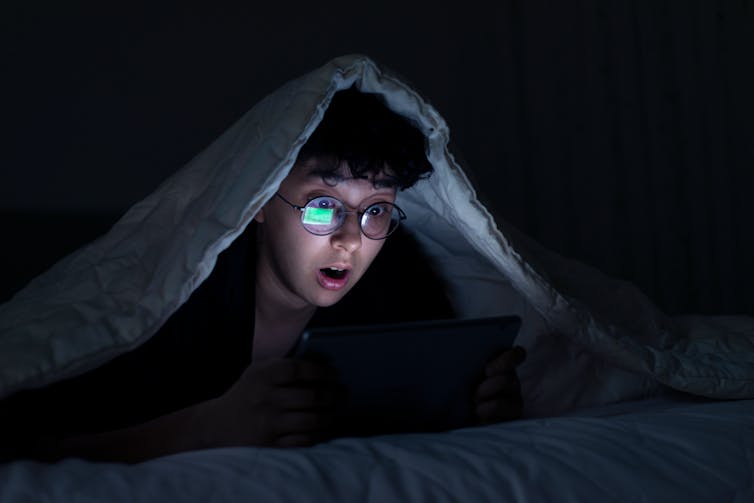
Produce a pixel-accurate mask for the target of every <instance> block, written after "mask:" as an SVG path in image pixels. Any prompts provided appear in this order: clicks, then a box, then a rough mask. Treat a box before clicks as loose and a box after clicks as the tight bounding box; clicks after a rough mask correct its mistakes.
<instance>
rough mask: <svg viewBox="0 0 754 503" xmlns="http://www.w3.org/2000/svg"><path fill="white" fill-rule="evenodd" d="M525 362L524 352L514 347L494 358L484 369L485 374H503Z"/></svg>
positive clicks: (522, 349)
mask: <svg viewBox="0 0 754 503" xmlns="http://www.w3.org/2000/svg"><path fill="white" fill-rule="evenodd" d="M525 360H526V350H525V349H524V348H522V347H521V346H516V347H513V348H511V349H508V350H506V351H503V352H502V353H501V354H500V355H498V356H497V357H495V358H494V359H493V360H492V361H491V362H490V363H488V364H487V366H486V367H485V373H486V374H487V375H488V376H491V375H496V374H504V373H509V372H511V371H514V370H515V369H516V367H517V366H518V365H520V364H522V363H523V362H524V361H525Z"/></svg>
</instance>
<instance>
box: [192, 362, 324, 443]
mask: <svg viewBox="0 0 754 503" xmlns="http://www.w3.org/2000/svg"><path fill="white" fill-rule="evenodd" d="M337 397H338V392H337V381H336V379H335V375H334V372H333V371H332V369H331V368H330V367H328V366H326V365H325V364H323V363H320V362H313V361H308V360H296V359H289V358H285V359H275V360H268V361H264V362H260V363H252V364H251V365H250V366H249V367H248V368H247V369H246V370H245V371H244V373H243V374H242V375H241V377H240V378H239V379H238V381H237V382H236V383H235V384H234V385H233V386H232V387H231V388H230V389H229V390H228V391H227V392H226V393H225V394H223V395H222V396H220V397H219V398H217V399H215V400H211V401H210V402H206V406H205V407H204V409H203V411H202V413H201V419H200V424H201V429H202V430H203V433H202V438H203V444H204V445H205V446H223V445H226V446H230V445H257V446H276V447H297V446H306V445H312V444H315V443H317V442H319V441H322V440H325V439H326V438H327V430H328V428H329V427H330V426H331V425H332V422H333V418H334V408H335V405H336V403H337Z"/></svg>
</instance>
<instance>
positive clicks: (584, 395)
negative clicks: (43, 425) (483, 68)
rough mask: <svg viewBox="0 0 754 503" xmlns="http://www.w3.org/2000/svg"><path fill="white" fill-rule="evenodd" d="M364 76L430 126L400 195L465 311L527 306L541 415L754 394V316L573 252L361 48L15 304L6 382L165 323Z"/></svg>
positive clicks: (261, 108) (1, 337) (63, 369)
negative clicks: (465, 154) (327, 114)
mask: <svg viewBox="0 0 754 503" xmlns="http://www.w3.org/2000/svg"><path fill="white" fill-rule="evenodd" d="M470 78H473V76H470ZM352 84H355V85H356V86H357V87H358V88H360V89H361V90H363V91H365V92H373V93H377V94H379V95H381V96H382V97H383V98H384V101H385V103H386V104H387V106H389V107H390V108H391V109H393V110H394V111H395V112H397V113H400V114H402V115H404V116H406V117H408V118H409V119H410V120H411V121H413V122H414V123H415V124H416V125H417V126H418V127H419V128H420V129H421V130H422V131H423V132H424V134H425V135H426V136H427V139H428V150H427V155H428V158H429V160H430V161H431V163H432V164H433V166H434V168H435V173H434V175H433V176H432V177H431V178H430V179H429V180H428V181H424V182H421V183H419V184H417V186H415V187H414V188H412V189H410V190H408V191H405V192H403V193H401V194H400V196H399V199H400V201H399V204H400V205H401V206H403V207H404V208H405V210H406V211H407V213H408V214H409V215H410V219H409V220H408V221H407V225H408V226H409V227H410V230H411V231H412V232H413V233H414V234H415V235H416V236H417V238H418V239H419V240H420V242H421V243H422V245H423V246H424V248H425V251H426V252H427V254H428V255H429V256H430V257H431V260H432V262H433V265H434V266H435V267H436V269H437V271H438V272H439V273H440V274H441V275H442V276H443V278H444V279H445V280H446V282H447V284H448V287H449V293H450V296H451V300H452V302H453V303H454V305H455V307H456V309H457V310H458V311H459V312H460V314H461V316H464V317H475V316H486V315H492V314H510V313H519V314H521V315H522V316H523V317H524V329H523V331H522V333H521V335H520V337H519V341H518V342H519V343H520V344H522V345H524V346H525V347H526V348H527V349H528V352H529V359H528V361H527V362H526V364H525V365H524V366H523V367H522V368H521V376H522V381H523V388H524V395H525V399H526V412H527V414H528V415H529V416H536V415H548V414H555V413H559V412H562V411H565V410H570V409H574V408H577V407H583V406H587V405H598V404H604V403H611V402H616V401H621V400H627V399H636V398H640V397H646V396H649V395H652V394H655V393H657V392H658V390H660V389H661V388H663V387H671V388H674V389H676V390H683V391H687V392H690V393H693V394H697V395H703V396H707V397H717V398H754V320H752V319H751V318H745V317H739V318H734V317H727V318H723V317H719V318H691V317H689V318H684V319H673V318H669V317H667V316H665V315H663V314H662V313H661V312H659V311H658V310H657V309H656V308H655V307H654V306H653V304H652V303H651V302H650V301H649V300H648V299H647V298H646V297H645V296H644V295H642V294H641V292H639V291H638V290H637V289H635V288H634V287H633V286H631V285H630V284H628V283H624V282H620V281H615V280H612V279H610V278H607V277H604V276H603V275H601V274H600V273H599V272H597V271H595V270H593V269H590V268H588V267H587V266H584V265H583V264H578V263H575V262H572V261H568V260H566V259H563V258H562V257H559V256H557V255H555V254H553V253H551V252H549V251H547V250H545V249H543V248H542V247H540V246H539V245H537V244H536V243H534V242H533V241H531V240H530V239H528V238H527V237H526V236H524V235H522V234H521V233H519V232H517V231H516V230H515V229H513V228H511V227H510V226H509V225H508V224H507V223H506V222H505V220H504V219H503V218H501V217H499V216H493V215H491V214H490V213H489V211H488V210H487V209H486V208H485V207H484V206H483V205H482V204H481V203H480V202H479V201H478V199H477V196H476V192H475V190H474V188H473V187H472V185H471V183H470V182H469V180H468V178H467V177H466V175H465V173H464V169H463V168H462V167H461V166H460V165H459V164H458V162H457V161H456V159H455V158H454V157H453V155H452V153H451V152H450V151H449V150H448V140H449V135H450V132H449V129H448V127H447V125H446V124H445V122H444V120H443V119H442V117H441V116H440V114H439V113H438V112H437V111H436V110H435V109H434V108H433V107H432V106H431V105H430V104H428V103H427V102H426V101H425V100H424V99H422V97H421V96H420V95H419V94H418V93H417V92H416V91H415V90H413V89H412V88H411V87H409V86H408V85H407V84H405V83H404V82H402V81H401V80H400V79H399V78H397V77H395V76H393V75H392V74H391V73H390V72H388V71H385V70H384V69H382V68H380V67H379V66H377V65H376V64H375V63H374V62H373V61H372V60H370V59H369V58H367V57H364V56H358V55H354V56H346V57H341V58H338V59H335V60H333V61H331V62H329V63H327V64H326V65H324V66H322V67H321V68H319V69H317V70H315V71H313V72H311V73H309V74H307V75H305V76H303V77H301V78H299V79H296V80H294V81H291V82H289V83H288V84H286V85H285V86H283V87H282V88H280V89H279V90H277V91H276V92H274V93H273V94H271V95H269V96H267V97H266V98H265V99H264V100H262V101H261V102H259V103H258V104H257V105H256V106H255V107H254V108H253V109H252V110H251V111H249V112H248V113H247V114H246V115H244V116H243V117H242V118H241V119H240V120H239V121H238V122H237V123H236V124H235V125H233V126H232V127H231V128H230V129H229V130H228V131H227V132H226V133H224V134H223V135H222V136H221V137H220V138H218V139H217V140H216V141H215V142H214V143H213V144H212V145H210V146H209V148H207V149H206V150H205V151H204V152H202V153H200V154H199V155H198V156H197V157H196V158H195V159H193V160H192V161H191V162H190V163H189V164H188V165H186V166H185V167H184V168H183V169H181V170H179V171H178V172H176V173H175V174H174V175H173V176H172V177H171V178H169V179H168V180H167V181H165V182H164V183H163V184H162V185H161V186H160V187H159V188H158V189H157V190H156V191H155V192H154V193H153V194H151V195H150V196H149V197H147V198H146V199H144V200H143V201H141V202H139V203H137V204H136V205H134V206H133V207H132V208H131V209H130V210H129V211H128V212H127V213H126V214H125V215H124V216H123V217H122V219H121V220H120V221H119V222H117V223H116V224H115V226H114V227H113V228H112V229H111V230H110V231H109V232H108V233H107V234H105V235H104V236H102V237H101V238H99V239H98V240H96V241H94V242H93V243H91V244H90V245H88V246H86V247H84V248H82V249H81V250H79V251H77V252H75V253H73V254H72V255H70V256H69V257H67V258H66V259H64V260H62V261H61V262H60V263H58V264H57V265H55V266H54V267H53V268H52V269H50V270H49V271H48V272H46V273H45V274H43V275H41V276H40V277H38V278H36V279H35V280H34V281H32V282H31V283H30V284H29V285H28V286H27V287H26V288H25V289H23V290H22V291H21V292H19V293H18V294H17V295H16V296H15V297H14V298H13V299H12V300H11V301H9V302H8V303H6V304H4V305H2V306H0V397H2V396H7V395H9V394H11V393H12V392H14V391H16V390H19V389H23V388H29V387H35V386H41V385H44V384H47V383H50V382H53V381H56V380H59V379H62V378H65V377H68V376H72V375H76V374H79V373H82V372H84V371H86V370H89V369H91V368H93V367H96V366H98V365H100V364H102V363H104V362H105V361H107V360H108V359H110V358H112V357H114V356H116V355H118V354H120V353H122V352H125V351H128V350H130V349H132V348H135V347H136V346H138V345H139V344H141V343H143V342H144V341H145V340H147V339H148V338H149V337H151V336H152V335H153V334H154V333H155V332H156V331H157V330H158V328H159V327H160V326H161V325H162V324H163V323H164V322H165V321H166V320H167V319H168V317H169V316H170V315H171V314H172V313H173V312H174V311H175V310H176V309H177V308H178V307H179V306H180V305H181V304H182V303H183V302H184V301H185V300H186V299H187V298H188V296H189V295H190V294H191V292H192V291H193V290H194V289H195V288H196V287H197V286H198V285H199V284H200V283H201V282H202V281H203V280H204V279H205V278H206V277H207V276H208V275H209V273H210V272H211V270H212V268H213V266H214V263H215V259H216V257H217V255H218V254H219V253H220V252H221V251H222V250H223V249H225V248H226V247H227V246H228V245H229V244H230V243H231V242H232V241H233V239H234V238H235V237H236V236H238V235H239V234H240V233H241V232H242V231H243V230H244V228H245V227H246V225H247V224H248V223H249V222H250V221H251V219H252V217H253V216H254V214H255V213H256V212H257V210H258V209H259V208H260V207H261V206H262V205H263V204H264V203H265V202H266V201H267V200H268V199H269V198H270V197H272V195H273V194H274V193H275V191H276V188H277V186H278V185H279V184H280V182H281V180H283V178H285V176H286V175H287V173H288V171H289V170H290V168H291V165H292V163H293V162H294V160H295V158H296V155H297V153H298V150H299V148H300V147H301V145H302V144H303V143H304V142H305V141H306V138H307V136H308V135H309V134H310V133H311V131H312V130H313V129H314V128H315V127H316V126H317V124H318V123H319V121H320V120H321V118H322V115H323V113H324V110H325V109H326V107H327V105H328V102H329V100H330V98H331V97H332V95H333V93H335V92H336V91H337V90H340V89H344V88H347V87H349V86H351V85H352ZM490 192H491V191H490ZM466 434H468V435H474V434H475V433H473V432H469V433H466ZM448 441H449V442H452V440H448ZM335 445H336V446H337V445H338V444H335ZM332 448H336V447H332ZM227 454H228V455H232V453H227ZM265 455H268V456H272V459H274V456H283V454H271V453H268V454H265ZM184 459H192V458H191V457H187V458H184Z"/></svg>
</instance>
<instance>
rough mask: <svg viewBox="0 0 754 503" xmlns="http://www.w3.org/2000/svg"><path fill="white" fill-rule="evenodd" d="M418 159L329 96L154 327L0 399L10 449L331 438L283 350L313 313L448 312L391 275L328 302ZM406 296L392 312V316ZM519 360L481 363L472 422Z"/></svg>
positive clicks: (90, 453) (315, 370)
mask: <svg viewBox="0 0 754 503" xmlns="http://www.w3.org/2000/svg"><path fill="white" fill-rule="evenodd" d="M431 171H432V167H431V165H430V164H429V162H428V161H427V159H426V157H425V154H424V137H423V136H422V134H421V133H420V132H419V131H418V130H416V129H415V128H414V127H413V126H411V125H410V124H408V123H407V122H406V121H405V120H404V119H402V118H401V117H400V116H398V115H395V114H394V113H392V112H390V111H389V110H388V109H387V108H386V107H384V105H382V104H381V103H380V102H379V100H378V99H377V98H376V97H374V96H371V95H366V94H361V93H359V92H357V91H355V90H347V91H341V92H339V93H337V94H336V95H335V97H334V98H333V100H332V103H331V104H330V107H329V108H328V110H327V112H326V114H325V117H324V119H323V121H322V122H321V124H320V126H319V127H318V128H317V130H316V131H315V133H314V134H313V135H312V136H311V137H310V138H309V140H308V141H307V143H306V145H305V146H304V147H303V148H302V150H301V151H300V153H299V156H298V159H297V162H296V163H295V165H294V167H293V169H292V170H291V172H290V173H289V175H288V176H287V177H286V178H285V180H284V181H283V182H282V183H281V185H280V187H279V188H278V190H277V192H276V194H275V196H274V197H272V198H271V199H270V200H269V201H268V202H267V203H266V205H265V206H264V207H263V208H262V210H261V211H259V212H258V213H257V214H256V216H255V218H254V221H255V222H254V224H252V225H251V226H250V227H249V228H248V229H247V231H246V232H245V233H244V234H243V235H242V236H241V237H239V238H238V239H236V241H235V242H234V243H233V244H232V245H231V246H230V247H229V248H228V249H227V250H226V251H225V252H223V253H222V254H221V256H220V257H219V258H218V261H217V264H216V266H215V269H214V270H213V272H212V274H211V275H210V277H209V278H208V279H207V280H206V281H205V282H204V283H203V284H202V285H201V286H200V287H199V288H198V289H197V290H196V291H194V293H193V294H192V295H191V297H190V298H189V300H188V301H187V302H186V303H185V304H184V305H183V306H181V308H180V309H179V310H178V311H177V312H176V313H175V314H174V315H173V316H172V317H171V318H170V319H169V320H168V322H167V323H166V324H165V325H164V326H163V327H162V328H161V329H160V331H159V332H158V333H157V334H156V335H155V336H153V337H152V338H151V339H150V340H149V341H147V342H146V343H145V344H143V345H142V346H141V347H139V348H137V349H136V350H134V351H132V352H130V353H127V354H125V355H122V356H120V357H118V358H116V359H115V360H113V361H111V362H110V363H108V364H106V365H104V366H102V367H100V368H98V369H96V370H94V371H91V372H89V373H87V374H84V375H82V376H79V377H76V378H73V379H69V380H67V381H63V382H61V383H56V384H54V385H52V386H48V387H47V388H45V389H42V390H39V391H28V392H22V393H19V394H17V395H16V396H14V397H11V398H9V399H7V400H6V401H5V403H3V404H0V407H1V408H0V411H2V412H0V414H4V415H5V416H6V418H5V423H6V425H5V426H4V427H3V428H4V431H5V433H8V434H15V437H16V438H17V439H20V440H19V441H18V443H19V444H20V445H19V446H18V447H19V449H20V451H21V454H22V455H31V456H34V457H38V458H44V459H58V458H60V457H63V456H70V455H73V456H81V457H86V458H89V459H105V460H120V461H140V460H144V459H149V458H152V457H156V456H160V455H164V454H169V453H174V452H180V451H185V450H191V449H197V448H205V447H214V446H231V445H259V446H281V447H283V446H306V445H312V444H314V443H317V442H319V441H322V440H324V439H327V438H330V437H331V436H333V435H337V430H335V431H333V429H332V428H333V426H334V423H333V420H334V412H335V408H336V407H337V404H338V397H339V393H338V383H337V381H336V379H335V378H334V376H333V374H332V372H331V371H330V369H329V368H328V367H327V366H326V365H324V364H322V363H316V362H311V361H303V360H297V359H293V358H288V357H287V355H288V354H289V352H290V350H291V349H292V348H293V347H294V345H295V344H296V341H297V339H298V337H299V334H300V333H301V332H302V330H303V329H304V328H306V327H307V326H311V325H312V324H317V323H322V320H323V319H328V320H330V321H332V320H333V319H336V320H338V321H340V322H341V323H343V324H348V323H353V322H375V321H396V320H398V319H405V318H406V317H413V318H414V319H422V318H428V317H444V316H450V315H452V313H451V312H450V311H449V305H448V303H447V300H446V299H445V298H444V296H442V295H441V294H439V293H438V292H440V291H441V289H440V288H434V287H431V286H427V284H426V283H425V282H424V281H420V282H416V281H413V282H410V283H412V284H421V285H423V288H422V289H421V295H417V293H418V292H410V291H406V290H405V289H404V288H403V287H398V286H397V285H398V284H397V282H396V281H394V280H395V279H396V278H398V277H399V276H400V275H394V276H393V278H392V279H391V281H389V282H388V284H386V285H383V286H379V283H376V284H372V285H370V286H373V289H372V291H371V292H366V294H365V295H367V296H366V299H367V300H363V299H359V300H357V301H355V302H351V304H350V306H356V308H355V309H354V308H351V307H349V309H344V310H341V311H335V312H332V310H333V309H337V307H336V306H335V305H336V304H337V303H339V301H340V300H341V299H343V298H344V296H346V295H347V294H348V293H349V291H350V290H351V289H352V288H354V286H355V285H356V284H357V283H358V282H359V281H360V279H361V278H362V276H363V275H364V274H365V272H366V271H367V269H368V268H369V267H370V265H371V264H372V262H373V261H374V260H375V258H376V257H377V256H378V254H380V252H381V250H382V248H383V246H385V243H386V240H387V239H388V237H389V236H396V235H397V236H401V234H400V231H399V230H398V229H399V226H400V222H401V220H402V219H403V218H406V215H405V214H404V213H403V211H402V210H401V209H400V208H399V207H398V206H397V205H396V204H395V198H396V193H397V191H398V190H402V189H405V188H408V187H411V186H412V185H413V184H415V183H417V182H419V181H420V180H421V179H422V178H424V177H426V176H429V175H430V173H431ZM397 230H398V231H397ZM403 239H405V238H403ZM412 268H413V269H412V270H413V271H415V272H412V274H417V275H418V274H424V275H428V274H429V273H428V271H426V270H424V271H423V272H422V271H421V268H420V267H419V266H417V265H416V264H414V265H413V266H412ZM417 269H418V271H417ZM413 279H416V278H415V277H414V278H413ZM374 288H380V289H381V294H380V295H375V291H374ZM420 288H421V287H420ZM401 295H402V296H403V297H401ZM417 298H421V299H425V301H426V302H425V303H424V304H421V303H420V304H417V303H416V301H415V299H417ZM402 299H404V300H402ZM412 301H413V302H412ZM407 305H408V306H410V312H409V313H408V315H407V313H405V312H400V310H401V306H407ZM330 306H333V307H330ZM375 313H382V315H381V316H379V317H375ZM370 315H371V317H370ZM349 316H350V317H349ZM428 357H429V356H428ZM522 359H523V351H522V350H521V349H520V348H516V349H514V350H511V351H507V352H504V353H503V354H501V355H498V357H497V358H495V359H494V360H492V362H491V363H490V364H489V366H488V367H487V369H486V370H485V376H486V377H485V379H484V380H483V381H482V382H481V383H480V385H479V387H478V389H477V394H476V397H475V398H476V411H477V416H478V419H479V421H480V422H481V423H489V422H495V421H501V420H506V419H512V418H516V417H518V416H519V415H520V412H521V397H520V388H519V383H518V380H517V378H516V374H515V367H516V365H517V364H518V363H520V362H521V360H522ZM53 415H54V416H53ZM51 416H53V417H54V419H53V420H51V419H50V418H51ZM53 421H54V424H52V422H53ZM11 424H14V425H15V426H14V427H15V428H17V429H25V430H26V432H25V434H19V433H20V432H19V431H18V430H16V431H11V430H10V429H9V428H11V427H10V426H8V425H11ZM31 444H35V448H36V449H30V445H31Z"/></svg>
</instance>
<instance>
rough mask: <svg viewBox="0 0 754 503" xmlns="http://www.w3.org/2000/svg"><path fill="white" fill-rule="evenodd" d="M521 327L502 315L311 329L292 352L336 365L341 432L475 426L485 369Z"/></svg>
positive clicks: (511, 318) (401, 430)
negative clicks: (340, 394) (476, 401)
mask: <svg viewBox="0 0 754 503" xmlns="http://www.w3.org/2000/svg"><path fill="white" fill-rule="evenodd" d="M520 325H521V319H520V318H519V317H517V316H502V317H493V318H481V319H454V320H440V321H421V322H411V323H399V324H389V325H366V326H348V327H336V328H311V329H308V330H306V331H305V332H304V333H303V334H302V336H301V338H300V340H299V344H298V346H297V348H296V349H295V351H294V356H295V357H301V358H314V359H320V360H324V361H326V362H327V363H329V364H330V365H332V366H333V367H334V368H335V370H336V371H337V373H338V377H339V380H340V382H341V384H342V385H343V386H344V388H345V390H344V391H345V400H344V405H343V407H342V410H340V411H339V414H338V421H337V423H338V424H337V427H338V433H339V434H346V435H374V434H380V433H397V432H410V431H444V430H448V429H453V428H459V427H463V426H468V425H470V424H472V422H473V418H474V407H473V404H474V393H475V391H476V388H477V386H478V385H479V383H480V382H481V380H482V378H483V376H484V368H485V366H486V364H487V362H489V361H490V360H491V359H492V358H493V357H494V356H496V355H497V354H498V353H500V352H501V351H503V350H505V349H509V348H511V347H512V346H513V342H514V339H515V337H516V335H517V334H518V330H519V328H520Z"/></svg>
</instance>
